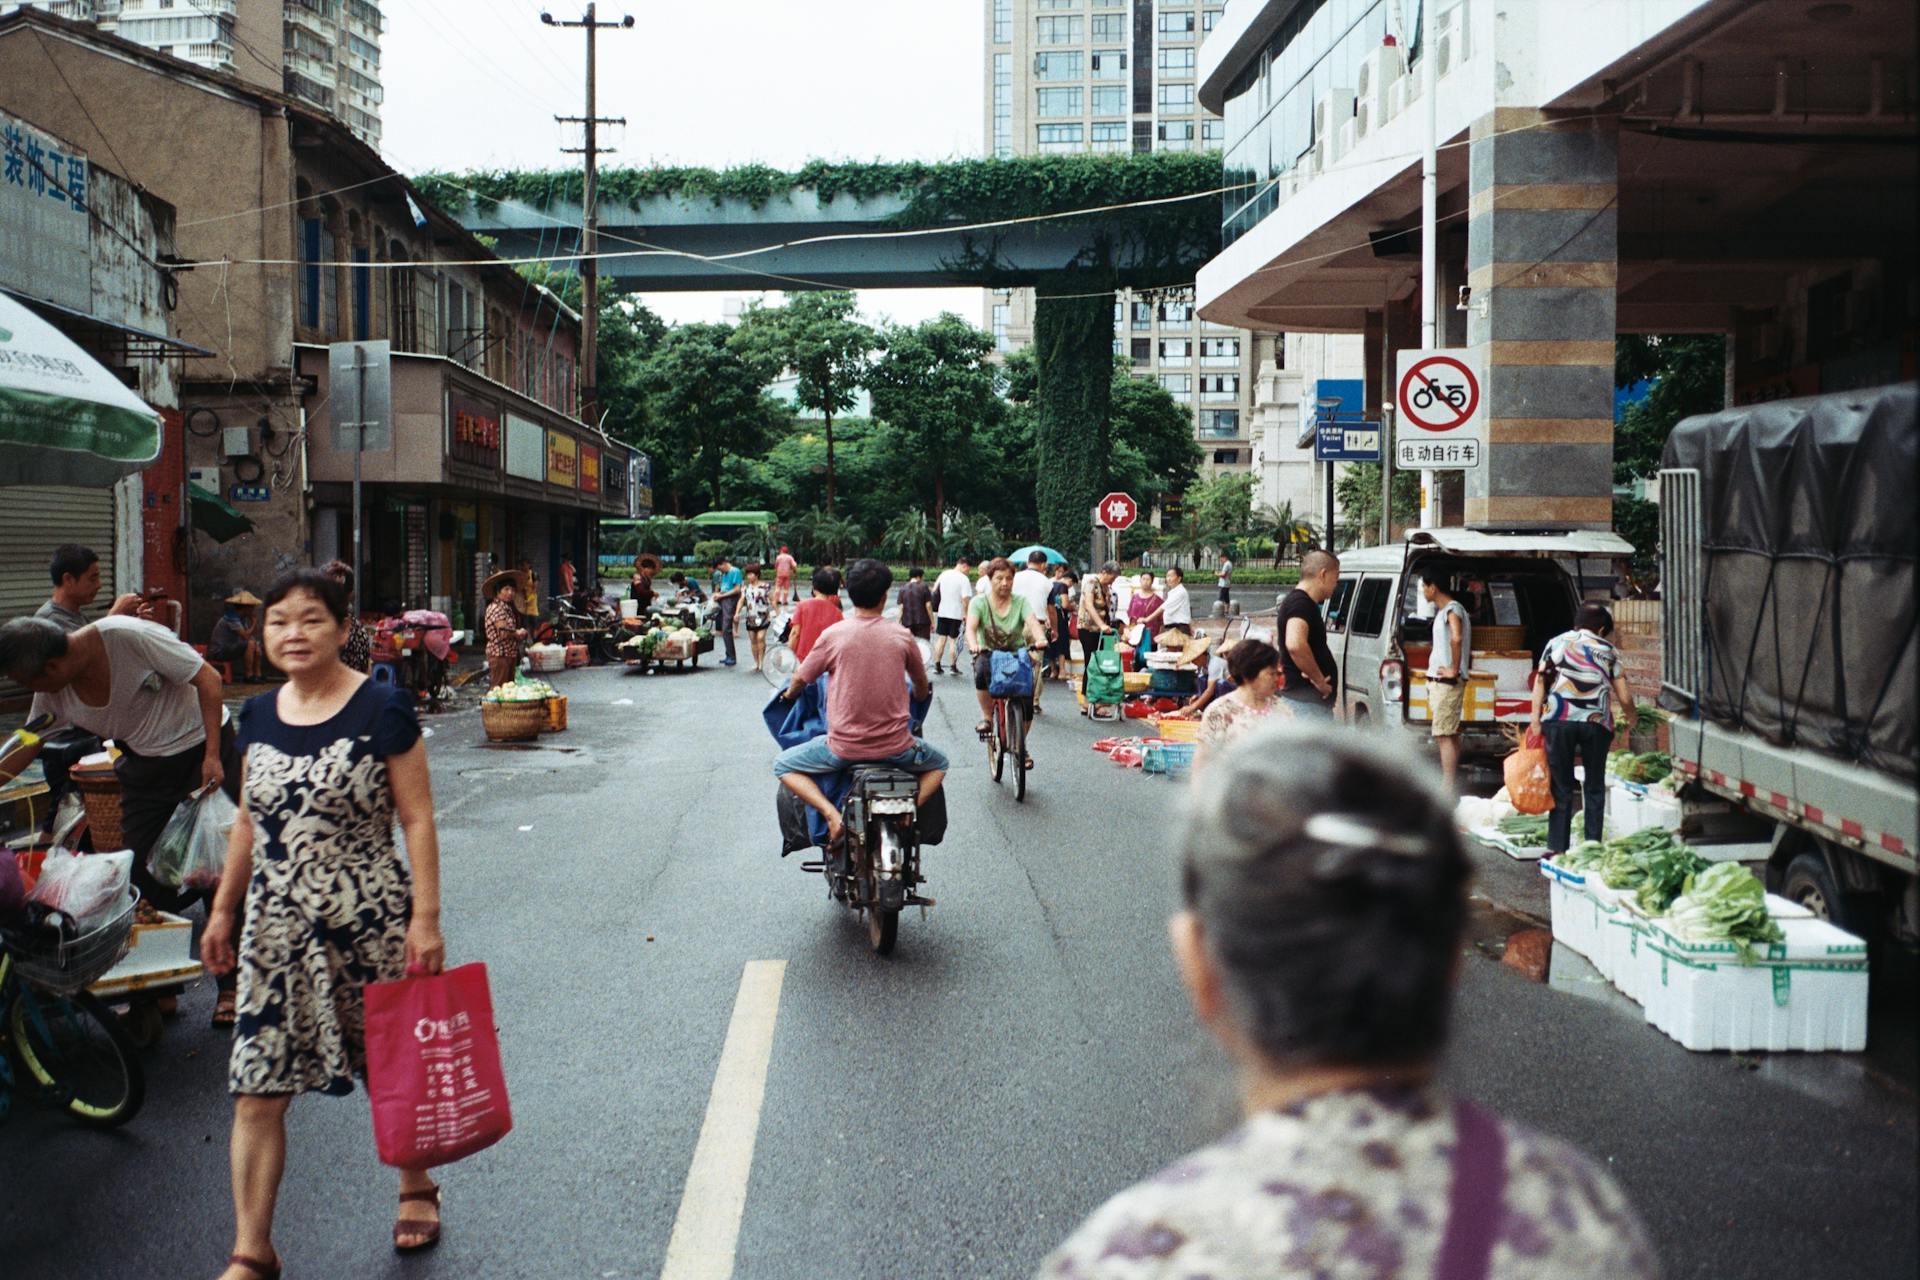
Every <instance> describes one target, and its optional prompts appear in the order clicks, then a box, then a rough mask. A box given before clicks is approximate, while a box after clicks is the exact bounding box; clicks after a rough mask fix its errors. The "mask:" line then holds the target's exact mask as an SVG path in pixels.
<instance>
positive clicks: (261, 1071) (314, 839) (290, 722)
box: [202, 569, 446, 1280]
mask: <svg viewBox="0 0 1920 1280" xmlns="http://www.w3.org/2000/svg"><path fill="white" fill-rule="evenodd" d="M346 623H347V607H346V596H345V593H344V592H342V591H341V590H340V584H339V583H337V582H335V581H334V580H333V579H332V578H330V577H328V576H327V575H326V574H324V573H321V572H320V571H318V570H314V569H301V570H296V571H295V572H293V573H290V574H288V575H287V576H286V577H284V578H282V579H280V581H279V582H277V583H275V584H274V587H273V589H272V590H271V591H269V592H268V593H267V602H266V641H267V652H268V656H269V657H270V658H271V659H272V661H273V664H274V665H275V666H277V667H279V668H280V669H281V670H282V671H284V672H286V673H287V678H288V683H287V684H285V685H283V686H281V687H280V688H278V689H276V690H273V691H272V692H269V693H263V694H260V695H259V696H257V697H254V698H251V699H249V700H248V702H247V705H246V708H245V710H244V711H243V713H242V715H241V721H240V750H241V766H240V773H241V808H240V816H239V818H238V819H237V820H236V821H235V822H234V826H233V834H232V837H231V839H230V840H229V842H228V846H227V865H226V869H225V872H224V874H223V875H222V876H221V880H220V889H219V891H218V893H217V894H216V895H215V896H214V902H213V907H212V909H211V911H210V912H209V918H208V923H207V932H206V937H205V939H204V940H203V942H202V954H203V956H204V957H205V958H206V963H207V967H208V968H209V969H211V970H213V971H214V972H215V973H229V972H237V973H238V975H239V1011H240V1017H239V1022H238V1024H237V1025H236V1026H235V1028H234V1039H233V1050H232V1053H231V1055H230V1056H229V1059H228V1068H227V1084H228V1088H229V1090H230V1091H231V1092H232V1094H233V1095H234V1108H233V1136H232V1140H231V1144H230V1153H231V1159H232V1164H233V1207H234V1220H235V1225H234V1245H233V1252H232V1254H231V1256H230V1257H229V1258H228V1260H227V1271H226V1280H245V1278H246V1277H255V1278H266V1280H273V1278H277V1277H278V1276H279V1274H280V1255H279V1252H278V1251H277V1250H276V1249H275V1248H274V1244H273V1209H274V1201H275V1198H276V1196H277V1195H278V1192H279V1187H280V1178H281V1172H282V1170H283V1169H284V1167H285V1164H286V1114H287V1107H288V1105H289V1104H290V1103H291V1102H292V1100H293V1098H294V1096H295V1095H296V1094H301V1093H329V1094H335V1095H341V1094H346V1093H350V1092H352V1090H353V1081H354V1078H355V1077H360V1078H362V1079H363V1080H364V1078H365V1075H366V1034H365V1033H366V1025H365V1024H366V1004H365V995H364V993H365V989H366V987H367V985H368V984H370V983H374V982H396V981H398V980H400V979H401V978H402V977H404V976H406V975H407V974H408V973H427V974H434V973H438V972H440V970H441V967H442V964H443V962H444V960H445V955H446V944H445V942H444V941H443V939H442V937H441V934H440V849H439V836H438V833H437V831H436V828H435V826H434V817H433V792H432V787H431V785H430V783H429V781H428V776H427V753H426V748H425V746H424V744H423V743H422V742H421V735H420V723H419V720H418V718H417V716H416V713H415V710H414V703H413V696H412V694H410V693H409V692H407V691H406V690H404V689H398V688H393V687H390V686H381V685H376V684H374V683H373V682H372V681H371V680H369V679H367V678H366V677H364V676H361V675H360V674H358V673H357V672H353V671H349V670H348V669H347V668H346V666H345V665H344V664H342V663H341V661H340V647H341V645H343V644H344V643H345V642H346ZM396 819H398V821H399V824H400V826H401V828H402V830H404V832H405V833H406V847H407V856H406V859H405V861H402V860H401V858H400V856H399V853H398V851H397V849H396V848H395V846H394V840H393V828H394V822H395V820H396ZM243 912H244V915H245V920H244V926H243V925H242V921H241V915H242V913H243ZM439 1238H440V1189H439V1188H438V1187H437V1186H436V1185H435V1184H434V1182H433V1180H432V1179H431V1178H429V1177H428V1176H427V1175H426V1173H424V1172H422V1171H418V1170H411V1169H403V1170H401V1171H400V1206H399V1211H398V1215H397V1217H396V1219H395V1221H394V1226H393V1247H394V1248H395V1249H397V1250H400V1251H402V1252H407V1251H412V1250H416V1249H423V1248H426V1247H427V1246H429V1245H432V1244H434V1243H436V1242H437V1241H438V1240H439Z"/></svg>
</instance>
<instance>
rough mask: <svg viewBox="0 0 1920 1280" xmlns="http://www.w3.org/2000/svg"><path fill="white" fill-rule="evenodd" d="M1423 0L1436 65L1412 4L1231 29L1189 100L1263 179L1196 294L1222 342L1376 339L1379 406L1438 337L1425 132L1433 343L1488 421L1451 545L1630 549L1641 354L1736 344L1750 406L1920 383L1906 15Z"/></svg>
mask: <svg viewBox="0 0 1920 1280" xmlns="http://www.w3.org/2000/svg"><path fill="white" fill-rule="evenodd" d="M1430 2H1431V3H1432V6H1433V9H1432V21H1433V35H1432V38H1431V40H1430V41H1429V43H1431V45H1432V48H1431V49H1430V50H1424V49H1422V48H1420V46H1419V44H1418V42H1417V41H1416V40H1414V39H1413V36H1414V32H1413V30H1412V29H1411V23H1412V22H1413V20H1414V19H1415V18H1416V17H1417V16H1418V14H1419V13H1420V7H1419V6H1418V5H1414V4H1407V3H1392V2H1391V0H1235V3H1234V4H1233V5H1231V6H1230V7H1229V8H1228V9H1227V10H1226V14H1225V16H1224V17H1223V18H1222V19H1221V21H1220V22H1218V23H1217V24H1216V25H1215V29H1214V31H1213V32H1212V33H1211V35H1210V36H1209V38H1208V40H1207V42H1206V43H1205V44H1204V45H1203V46H1202V48H1201V52H1200V65H1199V69H1198V75H1197V77H1196V79H1197V81H1198V84H1199V98H1200V101H1201V103H1202V104H1203V105H1204V106H1206V107H1207V108H1209V109H1211V110H1215V111H1219V112H1221V114H1222V115H1223V116H1224V117H1225V118H1226V121H1227V131H1226V165H1227V172H1228V174H1229V175H1231V176H1232V177H1233V178H1234V179H1235V180H1237V181H1241V182H1245V183H1247V184H1249V185H1248V186H1247V188H1246V190H1245V191H1244V192H1241V193H1236V195H1235V196H1234V198H1232V199H1230V200H1229V202H1228V204H1227V206H1226V208H1225V209H1224V210H1223V215H1222V226H1223V237H1222V238H1223V241H1224V243H1225V247H1224V249H1223V250H1222V251H1221V253H1220V255H1219V256H1218V257H1216V258H1215V259H1214V260H1213V261H1212V262H1210V263H1208V264H1207V265H1206V266H1205V267H1203V268H1202V269H1201V271H1200V273H1199V279H1198V282H1197V291H1198V300H1199V307H1200V310H1201V312H1202V313H1203V314H1204V315H1206V316H1208V317H1211V318H1212V319H1214V320H1217V321H1220V322H1221V323H1232V324H1251V325H1256V326H1259V327H1262V328H1266V327H1271V328H1274V329H1282V330H1288V331H1293V330H1296V329H1301V328H1306V327H1312V328H1316V329H1320V330H1322V331H1327V332H1335V333H1344V334H1350V335H1356V336H1357V337H1359V338H1360V339H1361V340H1363V341H1364V342H1365V344H1366V358H1365V360H1364V362H1363V365H1362V368H1363V370H1364V373H1363V377H1364V379H1365V395H1366V401H1367V404H1368V406H1369V408H1370V409H1372V408H1377V406H1378V404H1379V401H1380V399H1381V395H1382V391H1383V389H1384V387H1385V383H1386V382H1387V381H1388V378H1387V377H1386V376H1383V375H1384V374H1385V371H1386V370H1387V369H1388V368H1390V367H1391V365H1390V358H1391V356H1392V353H1393V352H1394V351H1396V350H1399V349H1404V348H1409V347H1418V346H1419V345H1420V332H1421V326H1420V321H1421V316H1420V314H1419V311H1420V287H1419V286H1420V280H1419V272H1420V244H1419V238H1420V206H1421V191H1420V187H1421V179H1420V157H1421V152H1422V147H1423V141H1424V137H1425V133H1426V118H1427V112H1428V110H1429V109H1431V110H1432V111H1433V112H1434V114H1435V117H1436V121H1437V136H1438V142H1439V146H1440V148H1441V150H1440V152H1439V162H1438V182H1437V185H1438V193H1439V217H1440V219H1441V221H1440V223H1439V227H1438V233H1437V234H1436V236H1435V252H1436V256H1437V271H1436V276H1437V285H1438V287H1437V289H1436V296H1435V310H1436V315H1435V316H1434V320H1435V323H1436V332H1437V334H1438V337H1439V345H1441V346H1446V347H1464V348H1466V349H1467V350H1468V351H1469V352H1470V353H1471V355H1470V358H1471V359H1473V360H1474V361H1476V362H1477V363H1478V364H1479V365H1480V368H1481V371H1482V386H1483V388H1484V397H1485V404H1486V421H1487V436H1486V449H1485V452H1484V455H1483V462H1482V464H1481V465H1480V466H1478V467H1475V468H1473V469H1471V470H1466V471H1452V472H1440V473H1438V474H1439V481H1440V484H1439V497H1440V505H1441V520H1442V523H1443V524H1448V525H1459V524H1465V525H1467V526H1469V527H1480V528H1513V527H1518V526H1524V527H1529V528H1548V529H1552V528H1601V529H1604V528H1607V527H1608V526H1609V523H1610V518H1611V514H1612V495H1613V428H1614V418H1613V415H1614V345H1615V339H1616V336H1617V335H1618V334H1621V333H1643V334H1681V333H1692V334H1717V335H1721V336H1723V337H1724V339H1725V340H1726V342H1727V350H1728V356H1729V369H1728V372H1727V400H1728V402H1729V403H1731V404H1748V403H1753V402H1756V401H1760V400H1769V399H1776V398H1782V397H1788V396H1800V395H1808V394H1812V393H1815V392H1829V391H1846V390H1854V389H1859V388H1864V387H1870V386H1876V385H1880V384H1883V383H1888V382H1894V381H1899V380H1902V379H1908V378H1912V377H1913V376H1914V371H1915V365H1916V335H1917V334H1920V291H1917V290H1916V288H1915V286H1914V279H1915V263H1916V256H1915V248H1914V246H1915V243H1916V235H1915V231H1916V227H1915V206H1916V189H1917V188H1920V172H1917V168H1920V167H1917V166H1916V155H1920V148H1917V147H1916V145H1915V143H1916V141H1917V140H1920V126H1917V125H1916V119H1920V112H1917V108H1920V93H1916V88H1915V76H1914V63H1913V60H1912V57H1913V49H1914V46H1915V38H1916V23H1917V18H1916V10H1915V6H1914V5H1913V4H1912V3H1910V0H1856V2H1854V3H1820V4H1809V3H1803V2H1801V0H1585V2H1584V3H1581V4H1577V5H1576V4H1570V3H1569V4H1561V3H1554V2H1551V0H1498V2H1496V0H1430ZM1389 37H1394V41H1393V43H1392V44H1389V43H1388V38H1389ZM1409 51H1411V53H1412V58H1411V68H1410V70H1411V74H1404V73H1403V72H1405V71H1406V70H1408V68H1407V64H1406V62H1405V61H1404V60H1403V56H1402V55H1403V54H1405V53H1407V52H1409ZM1429 58H1430V60H1431V61H1430V63H1427V65H1430V66H1431V68H1432V70H1433V72H1434V83H1435V85H1436V88H1435V90H1434V92H1433V94H1432V96H1431V98H1428V97H1427V96H1426V90H1425V88H1424V85H1423V81H1424V72H1425V70H1426V69H1427V65H1423V63H1426V62H1427V60H1428V59H1429ZM1429 103H1431V108H1429ZM1463 290H1467V291H1470V292H1468V293H1467V294H1466V297H1465V298H1464V300H1463V298H1462V291H1463ZM1350 340H1351V339H1350Z"/></svg>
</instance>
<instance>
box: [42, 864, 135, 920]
mask: <svg viewBox="0 0 1920 1280" xmlns="http://www.w3.org/2000/svg"><path fill="white" fill-rule="evenodd" d="M132 878H133V851H132V850H131V849H121V850H119V851H118V852H116V853H89V854H77V853H68V852H67V851H66V850H65V849H55V850H53V851H52V852H51V853H49V854H47V860H46V861H45V862H43V863H41V864H40V878H39V879H38V880H36V881H35V882H34V885H33V892H32V893H30V894H28V895H27V901H28V902H29V903H38V904H39V905H41V906H43V907H45V908H46V909H47V910H49V911H58V912H59V913H60V914H61V915H64V916H65V917H67V919H68V920H70V921H72V922H73V928H74V932H75V933H76V934H84V933H88V932H91V931H92V930H94V929H96V928H98V927H99V926H101V925H103V924H105V923H106V922H107V921H108V920H110V919H112V918H113V915H114V913H115V912H116V911H119V910H120V909H121V908H122V907H124V906H125V905H126V901H127V886H128V884H129V883H130V882H131V881H132Z"/></svg>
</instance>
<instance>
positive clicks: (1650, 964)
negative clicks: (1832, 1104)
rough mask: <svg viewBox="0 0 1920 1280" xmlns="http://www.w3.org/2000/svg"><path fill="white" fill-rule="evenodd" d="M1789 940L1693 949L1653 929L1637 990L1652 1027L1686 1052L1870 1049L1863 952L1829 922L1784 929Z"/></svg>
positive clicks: (1784, 923) (1794, 923) (1797, 922)
mask: <svg viewBox="0 0 1920 1280" xmlns="http://www.w3.org/2000/svg"><path fill="white" fill-rule="evenodd" d="M1779 924H1780V930H1781V932H1782V933H1784V934H1785V935H1786V939H1785V941H1784V942H1777V943H1762V944H1760V945H1758V946H1756V947H1754V948H1753V959H1752V961H1751V962H1748V961H1747V960H1745V959H1744V958H1743V957H1742V956H1741V954H1740V951H1739V948H1738V947H1737V946H1736V945H1735V944H1734V943H1731V942H1687V941H1683V940H1681V939H1679V938H1676V937H1675V936H1673V935H1672V934H1671V933H1669V932H1667V930H1666V929H1664V928H1662V927H1660V925H1659V924H1658V923H1657V922H1656V923H1655V924H1654V925H1653V927H1652V928H1651V929H1650V930H1649V933H1648V941H1647V945H1646V946H1645V947H1644V948H1643V950H1642V964H1641V968H1642V974H1641V978H1640V981H1639V983H1638V985H1639V986H1640V988H1641V990H1642V995H1643V1000H1642V1003H1644V1004H1645V1005H1646V1009H1647V1021H1648V1022H1650V1023H1652V1024H1653V1025H1654V1026H1656V1027H1658V1028H1659V1029H1660V1030H1662V1031H1664V1032H1666V1033H1667V1034H1668V1035H1669V1036H1672V1037H1673V1038H1674V1039H1675V1040H1677V1041H1679V1042H1680V1043H1681V1044H1682V1045H1684V1046H1686V1047H1687V1048H1688V1049H1694V1050H1714V1049H1727V1050H1732V1051H1734V1052H1744V1051H1749V1050H1755V1049H1767V1050H1803V1051H1811V1052H1818V1051H1821V1050H1838V1051H1841V1052H1847V1053H1857V1052H1859V1051H1861V1050H1863V1049H1865V1048H1866V1047H1867V944H1866V943H1865V942H1862V941H1861V940H1860V939H1859V938H1856V937H1854V936H1853V935H1852V934H1850V933H1846V932H1844V931H1842V930H1840V929H1837V928H1835V927H1834V926H1833V925H1830V924H1828V923H1827V922H1826V921H1824V920H1815V919H1812V918H1811V917H1809V918H1805V919H1787V920H1781V921H1780V922H1779Z"/></svg>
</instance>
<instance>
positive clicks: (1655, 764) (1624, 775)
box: [1607, 751, 1673, 783]
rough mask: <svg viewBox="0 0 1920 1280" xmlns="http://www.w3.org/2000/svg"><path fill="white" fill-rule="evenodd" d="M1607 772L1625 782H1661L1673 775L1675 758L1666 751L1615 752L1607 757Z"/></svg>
mask: <svg viewBox="0 0 1920 1280" xmlns="http://www.w3.org/2000/svg"><path fill="white" fill-rule="evenodd" d="M1607 772H1608V773H1611V774H1612V775H1613V776H1614V777H1616V778H1619V779H1621V780H1622V781H1624V782H1642V783H1645V782H1661V781H1664V780H1665V779H1666V778H1667V777H1668V776H1669V775H1670V774H1672V773H1673V757H1672V756H1670V755H1668V754H1667V753H1666V752H1664V751H1647V752H1642V753H1641V754H1639V755H1635V754H1634V753H1633V752H1631V751H1615V752H1613V753H1612V754H1611V755H1609V756H1608V757H1607Z"/></svg>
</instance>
